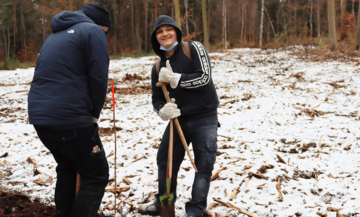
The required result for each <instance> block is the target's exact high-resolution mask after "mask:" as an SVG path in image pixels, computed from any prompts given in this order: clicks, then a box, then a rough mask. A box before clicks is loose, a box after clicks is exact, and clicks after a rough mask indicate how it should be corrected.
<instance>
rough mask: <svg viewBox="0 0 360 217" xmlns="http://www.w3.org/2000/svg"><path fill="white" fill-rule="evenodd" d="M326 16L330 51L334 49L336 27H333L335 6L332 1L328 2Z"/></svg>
mask: <svg viewBox="0 0 360 217" xmlns="http://www.w3.org/2000/svg"><path fill="white" fill-rule="evenodd" d="M327 7H328V14H329V38H330V50H335V49H336V44H337V41H336V26H335V4H334V0H328V5H327Z"/></svg>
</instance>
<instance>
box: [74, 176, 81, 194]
mask: <svg viewBox="0 0 360 217" xmlns="http://www.w3.org/2000/svg"><path fill="white" fill-rule="evenodd" d="M79 188H80V175H79V173H77V174H76V190H75V197H76V195H77V193H78V191H79Z"/></svg>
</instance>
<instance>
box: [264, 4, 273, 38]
mask: <svg viewBox="0 0 360 217" xmlns="http://www.w3.org/2000/svg"><path fill="white" fill-rule="evenodd" d="M264 9H265V12H266V14H267V16H268V18H269V23H270V26H271V29H272V31H273V34H274V37H275V36H276V32H275V29H274V26H273V24H272V21H271V18H270V15H269V13H268V11H267V10H266V7H264Z"/></svg>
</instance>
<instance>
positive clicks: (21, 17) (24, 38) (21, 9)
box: [19, 0, 26, 48]
mask: <svg viewBox="0 0 360 217" xmlns="http://www.w3.org/2000/svg"><path fill="white" fill-rule="evenodd" d="M19 3H20V4H19V6H20V25H21V37H22V39H21V42H22V47H23V48H25V46H26V29H25V23H24V22H25V21H24V5H23V4H24V0H19Z"/></svg>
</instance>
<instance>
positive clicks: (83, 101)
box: [28, 11, 109, 129]
mask: <svg viewBox="0 0 360 217" xmlns="http://www.w3.org/2000/svg"><path fill="white" fill-rule="evenodd" d="M51 30H52V33H51V34H50V35H49V37H47V39H46V40H45V42H44V44H43V46H42V48H41V51H40V55H39V57H38V59H37V62H36V67H35V73H34V78H33V81H32V83H31V88H30V93H29V97H28V112H29V119H30V124H34V125H42V126H48V127H53V128H59V129H60V128H62V129H71V128H73V129H75V128H81V127H86V126H91V125H92V124H93V122H92V120H91V116H93V117H95V118H99V116H100V112H101V110H102V108H103V105H104V102H105V98H106V91H107V81H108V70H109V54H108V51H107V41H106V35H105V32H104V30H103V29H102V28H101V27H99V26H98V25H96V24H95V23H94V21H93V20H91V19H90V18H89V17H87V16H86V15H85V14H84V12H82V11H75V12H70V11H63V12H61V13H60V14H57V15H55V16H54V18H53V19H52V20H51Z"/></svg>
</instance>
